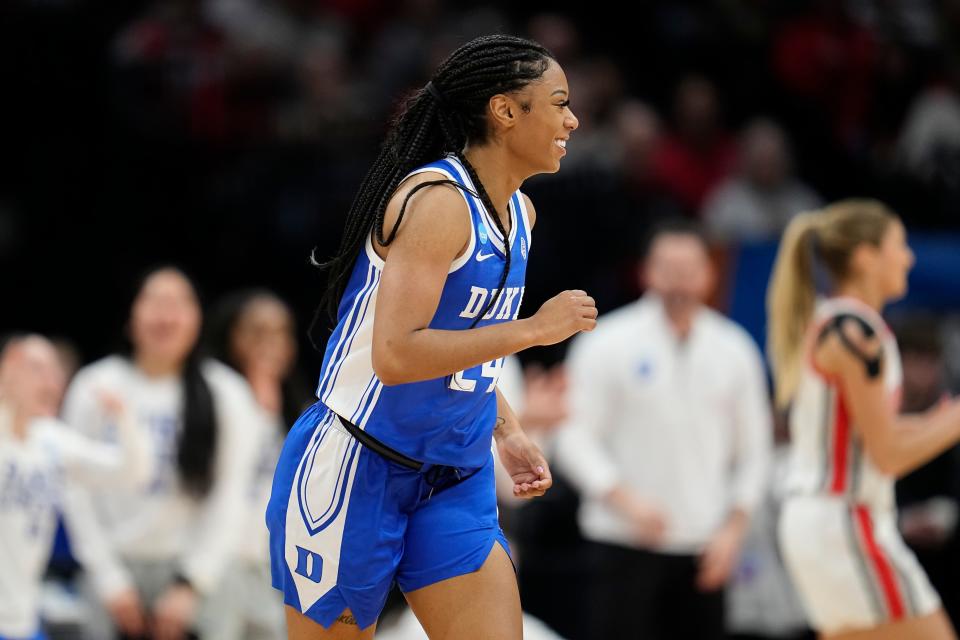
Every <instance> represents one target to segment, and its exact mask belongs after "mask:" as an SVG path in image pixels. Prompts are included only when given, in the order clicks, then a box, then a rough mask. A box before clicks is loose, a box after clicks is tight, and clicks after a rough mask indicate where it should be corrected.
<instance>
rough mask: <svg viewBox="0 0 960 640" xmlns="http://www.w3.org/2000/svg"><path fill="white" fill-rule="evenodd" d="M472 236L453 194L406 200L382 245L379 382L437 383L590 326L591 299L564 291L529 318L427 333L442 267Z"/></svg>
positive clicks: (376, 336) (376, 350)
mask: <svg viewBox="0 0 960 640" xmlns="http://www.w3.org/2000/svg"><path fill="white" fill-rule="evenodd" d="M396 200H397V198H396V197H395V198H394V201H396ZM389 213H390V210H389V209H388V219H387V223H386V224H385V227H386V228H390V227H391V224H390V220H389V217H390V216H389ZM472 232H473V231H472V228H471V225H470V222H469V214H468V212H467V210H466V204H465V203H464V201H463V197H462V196H461V195H460V194H459V193H457V192H456V191H455V190H453V189H450V188H432V189H425V190H423V191H421V192H420V193H418V194H417V195H416V196H414V197H413V198H412V199H411V201H410V205H409V211H408V213H407V214H406V216H405V217H404V220H403V224H402V225H401V226H400V230H399V232H398V233H397V236H396V238H395V239H394V241H393V242H392V243H391V244H390V245H389V252H388V254H387V257H386V261H385V262H386V264H385V266H384V269H383V275H382V277H381V280H380V286H379V291H378V293H377V303H376V304H377V308H376V315H375V318H374V326H373V368H374V371H375V372H376V374H377V377H378V378H380V380H381V381H382V382H383V383H384V384H387V385H393V384H401V383H407V382H416V381H420V380H429V379H433V378H441V377H443V376H446V375H449V374H452V373H456V372H458V371H463V370H465V369H469V368H470V367H474V366H477V365H479V364H483V363H484V362H489V361H491V360H495V359H497V358H501V357H503V356H506V355H509V354H512V353H516V352H517V351H522V350H523V349H526V348H528V347H532V346H535V345H545V344H553V343H556V342H560V341H562V340H565V339H566V338H568V337H570V336H572V335H573V334H575V333H577V332H579V331H589V330H591V329H593V327H594V326H595V325H596V316H597V311H596V307H595V305H594V302H593V299H592V298H591V297H589V296H588V295H587V294H586V293H585V292H583V291H564V292H563V293H561V294H559V295H557V296H555V297H554V298H552V299H550V300H548V301H547V302H546V303H544V305H543V306H542V307H541V308H540V310H539V311H538V312H537V313H536V314H534V315H533V316H532V317H530V318H526V319H522V320H513V321H508V322H503V323H500V324H495V325H488V326H485V327H479V328H474V329H469V330H462V331H447V330H440V329H431V328H429V325H430V321H431V320H432V319H433V316H434V314H435V313H436V311H437V306H438V305H439V302H440V295H441V293H442V291H443V286H444V283H445V282H446V279H447V274H448V272H449V270H450V264H451V263H452V262H453V261H454V259H455V258H456V257H457V255H458V254H459V253H460V252H461V251H463V248H464V246H465V245H466V244H467V242H468V240H469V237H470V236H469V234H470V233H472ZM466 302H467V301H466V300H464V303H466Z"/></svg>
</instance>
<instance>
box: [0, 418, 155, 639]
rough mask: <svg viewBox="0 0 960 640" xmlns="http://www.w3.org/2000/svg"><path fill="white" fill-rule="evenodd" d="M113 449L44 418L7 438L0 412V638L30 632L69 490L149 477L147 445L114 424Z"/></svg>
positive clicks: (125, 424) (127, 425) (127, 424)
mask: <svg viewBox="0 0 960 640" xmlns="http://www.w3.org/2000/svg"><path fill="white" fill-rule="evenodd" d="M115 433H116V438H117V444H116V445H108V444H103V443H99V442H95V441H92V440H90V439H87V438H83V437H81V436H80V435H78V434H77V433H76V432H74V431H73V430H71V429H69V428H67V427H66V426H64V425H63V424H61V423H59V422H58V421H57V420H54V419H52V418H41V419H36V420H34V421H32V422H31V423H30V424H29V425H28V427H27V433H26V437H25V438H23V439H21V438H19V437H17V436H15V435H14V433H13V427H12V424H11V416H10V415H9V413H8V412H7V411H5V410H4V409H3V408H2V407H0V637H5V638H27V637H33V635H34V634H35V633H36V632H37V627H38V623H39V615H40V587H41V581H42V579H43V572H44V569H46V566H47V562H48V560H49V558H50V551H51V548H52V547H53V539H54V534H55V533H56V524H57V511H58V510H60V509H68V505H66V504H65V499H66V491H65V490H66V488H67V486H69V485H76V484H84V485H87V486H106V485H109V484H128V485H131V486H136V485H138V484H140V485H142V484H144V483H145V482H146V481H147V479H148V475H149V474H150V472H151V463H150V457H149V451H148V442H147V439H146V437H145V436H144V434H142V433H141V432H140V431H139V430H138V429H136V427H135V425H134V424H133V423H132V422H131V421H129V420H127V421H120V422H119V423H118V424H117V425H116V428H115Z"/></svg>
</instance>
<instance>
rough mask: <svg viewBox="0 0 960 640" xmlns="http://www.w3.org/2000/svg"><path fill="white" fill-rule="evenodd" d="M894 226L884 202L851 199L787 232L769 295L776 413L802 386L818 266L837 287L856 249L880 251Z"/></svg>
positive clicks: (800, 219)
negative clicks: (805, 338)
mask: <svg viewBox="0 0 960 640" xmlns="http://www.w3.org/2000/svg"><path fill="white" fill-rule="evenodd" d="M895 220H898V218H897V215H896V214H895V213H894V212H893V211H891V210H890V209H888V208H887V207H886V205H884V204H883V203H882V202H878V201H876V200H868V199H849V200H841V201H840V202H835V203H834V204H831V205H828V206H826V207H824V208H823V209H822V210H820V211H812V212H810V213H802V214H800V215H798V216H797V217H795V218H794V219H793V220H792V221H791V222H790V224H789V225H788V226H787V229H786V231H784V233H783V240H782V241H781V243H780V251H779V253H778V254H777V261H776V263H775V264H774V267H773V277H771V278H770V286H769V288H768V289H767V320H768V332H767V335H768V339H767V352H768V354H769V356H770V362H771V364H772V365H773V375H774V380H775V381H776V401H777V406H778V407H780V408H786V406H787V405H788V404H790V400H791V399H792V398H793V394H794V393H796V390H797V386H798V385H799V383H800V372H801V358H802V351H803V336H804V332H805V331H806V329H807V325H808V324H809V323H810V319H811V317H812V316H813V308H814V304H815V303H816V296H817V290H816V282H815V281H814V260H815V259H816V263H817V264H818V265H821V266H822V267H823V268H824V270H825V271H826V272H827V274H829V276H830V278H831V279H832V281H833V282H832V284H833V286H834V287H836V286H838V285H839V284H841V283H842V282H843V281H844V280H845V279H846V278H847V277H849V271H850V257H851V256H852V255H853V253H854V251H855V250H856V248H857V247H858V246H859V245H861V244H864V243H867V244H870V245H872V246H874V247H879V246H880V243H881V242H882V240H883V236H884V234H885V233H886V232H887V229H888V228H889V227H890V224H891V223H892V222H893V221H895ZM814 247H816V251H814Z"/></svg>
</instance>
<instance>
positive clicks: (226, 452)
mask: <svg viewBox="0 0 960 640" xmlns="http://www.w3.org/2000/svg"><path fill="white" fill-rule="evenodd" d="M202 371H203V375H204V378H205V379H206V381H207V384H208V385H209V387H210V391H211V394H212V396H213V404H214V411H215V414H216V419H217V444H216V452H215V453H214V461H213V483H212V486H211V488H210V491H209V493H208V494H207V495H206V496H205V497H204V498H202V499H197V498H194V497H192V496H190V495H189V494H188V493H186V492H185V491H184V490H183V488H182V486H181V484H180V479H179V472H178V470H177V439H178V436H179V433H180V431H181V429H182V420H181V404H182V395H183V392H182V388H181V387H182V385H181V381H180V379H179V377H176V376H169V377H164V378H150V377H147V376H146V375H145V374H143V373H142V372H141V371H140V370H139V369H137V368H136V367H135V366H134V365H133V364H132V363H131V362H130V360H128V359H127V358H123V357H120V356H110V357H107V358H104V359H103V360H100V361H98V362H95V363H93V364H91V365H89V366H87V367H85V368H83V369H82V370H81V371H80V372H79V373H78V374H77V376H76V377H75V378H74V381H73V383H72V384H71V385H70V388H69V390H68V391H67V398H66V402H65V406H64V415H65V417H66V421H67V422H68V423H69V424H70V425H71V426H74V427H76V428H78V429H80V430H81V431H82V432H83V433H85V434H88V435H90V436H91V437H94V438H102V439H109V437H110V435H109V431H108V424H109V423H108V422H107V421H106V420H105V419H104V415H103V413H102V412H101V411H100V409H99V407H98V405H97V403H96V402H95V393H94V392H95V390H96V389H98V388H103V389H107V390H109V391H112V392H113V393H115V394H116V395H117V396H119V397H121V398H122V399H123V400H124V402H125V403H126V404H127V406H128V407H129V408H130V409H131V410H132V411H133V412H134V415H135V416H136V418H137V422H138V424H139V426H140V427H141V428H142V429H144V430H146V432H147V433H149V435H150V445H151V446H150V450H151V455H152V456H153V459H154V461H155V472H154V474H153V477H152V478H151V479H150V481H149V482H148V483H147V486H146V488H145V489H142V490H130V489H129V488H127V487H119V486H118V487H111V488H110V489H102V490H99V491H95V492H90V493H89V494H84V495H80V496H77V497H76V502H77V504H82V505H84V506H85V508H83V509H81V510H80V511H79V512H78V513H77V516H78V518H77V521H76V522H73V523H71V535H72V538H71V542H72V543H73V544H74V548H75V550H76V551H77V556H78V558H79V559H80V560H81V562H83V564H84V565H85V566H87V567H88V568H89V570H90V571H91V574H92V577H93V580H94V584H95V585H96V588H97V590H98V592H99V593H100V595H101V596H103V597H109V596H110V595H111V594H113V593H116V592H117V591H119V590H120V589H123V588H127V587H130V586H132V584H133V583H132V579H131V576H130V573H129V572H128V570H127V569H126V567H125V566H124V561H125V560H135V561H136V560H139V561H170V562H173V563H177V564H178V565H179V566H178V569H179V570H180V571H181V572H182V573H183V574H184V575H185V576H186V578H187V579H188V580H190V582H191V583H192V584H193V585H194V587H195V588H197V589H198V590H199V591H200V592H209V591H210V590H212V589H213V588H214V587H215V586H216V584H217V581H218V580H219V579H220V577H221V575H222V573H223V570H224V569H225V568H226V564H227V563H228V562H230V561H232V560H234V559H235V558H236V553H237V550H238V547H239V545H240V543H241V537H242V536H243V535H245V531H244V525H245V524H246V523H245V522H244V517H245V514H246V513H247V507H246V503H247V498H248V492H249V488H250V486H251V478H252V474H253V470H254V466H255V464H256V455H257V450H258V447H259V446H260V436H259V434H260V430H261V428H262V427H261V424H260V421H259V420H258V416H259V415H260V409H259V407H258V406H257V404H256V401H255V400H254V398H253V394H252V393H251V392H250V388H249V387H248V386H247V383H246V381H245V380H244V379H243V378H242V377H241V376H240V375H239V374H237V373H236V372H234V371H232V370H231V369H230V368H229V367H227V366H226V365H223V364H221V363H219V362H216V361H213V360H208V361H205V362H204V363H203V365H202Z"/></svg>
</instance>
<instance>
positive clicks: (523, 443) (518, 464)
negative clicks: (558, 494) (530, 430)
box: [494, 425, 553, 498]
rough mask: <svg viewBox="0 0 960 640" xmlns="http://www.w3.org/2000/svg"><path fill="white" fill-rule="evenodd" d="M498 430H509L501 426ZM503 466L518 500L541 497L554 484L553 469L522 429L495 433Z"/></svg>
mask: <svg viewBox="0 0 960 640" xmlns="http://www.w3.org/2000/svg"><path fill="white" fill-rule="evenodd" d="M499 429H507V427H506V425H502V426H500V427H499V428H498V430H499ZM494 435H495V437H496V440H497V453H499V454H500V463H501V464H502V465H503V468H504V469H506V470H507V473H509V474H510V477H511V478H512V479H513V495H515V496H516V497H518V498H535V497H537V496H542V495H543V494H544V493H546V492H547V489H549V488H550V486H551V485H552V484H553V478H552V476H551V475H550V467H549V466H548V465H547V460H546V458H544V457H543V453H542V452H541V451H540V448H539V447H537V445H535V444H533V442H531V440H530V438H529V437H527V434H525V433H524V432H523V430H521V429H520V428H512V429H509V430H508V431H507V432H506V433H504V434H503V435H499V434H497V433H496V432H494Z"/></svg>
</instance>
